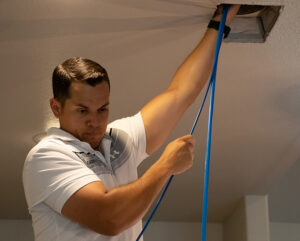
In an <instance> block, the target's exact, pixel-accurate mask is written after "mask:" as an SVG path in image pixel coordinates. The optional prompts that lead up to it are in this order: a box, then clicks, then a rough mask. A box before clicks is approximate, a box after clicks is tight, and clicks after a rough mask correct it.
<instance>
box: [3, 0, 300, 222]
mask: <svg viewBox="0 0 300 241" xmlns="http://www.w3.org/2000/svg"><path fill="white" fill-rule="evenodd" d="M219 2H220V1H208V0H199V1H195V0H191V1H188V0H153V1H146V0H101V1H96V0H85V1H82V0H73V1H56V0H55V1H53V0H52V1H50V0H45V1H43V2H39V1H28V0H25V1H21V2H20V1H16V0H2V1H1V2H0V29H1V35H0V54H1V57H2V58H1V60H0V61H1V64H0V66H1V95H0V105H1V110H2V115H1V120H0V121H1V126H0V128H1V136H0V142H1V151H2V161H1V167H0V189H1V193H2V194H1V200H0V204H1V205H0V218H24V217H29V215H28V212H27V208H26V203H25V198H24V194H23V188H22V178H21V176H22V166H23V162H24V159H25V157H26V155H27V153H28V151H29V150H30V148H32V147H33V145H34V144H35V143H34V142H33V136H35V135H36V134H38V133H41V132H43V131H45V129H46V128H48V127H49V126H51V125H56V124H57V123H56V122H55V120H54V119H53V117H52V115H51V113H50V109H49V106H48V100H49V98H50V97H51V82H50V81H51V73H52V71H53V68H54V67H55V66H56V65H57V64H59V63H61V62H62V61H63V60H64V59H66V58H69V57H72V56H82V57H86V58H90V59H93V60H95V61H97V62H99V63H101V64H102V65H103V66H105V67H106V69H107V70H108V72H109V76H110V79H111V81H112V92H111V117H110V118H111V120H114V119H116V118H119V117H123V116H127V115H131V114H134V113H136V112H137V111H138V110H139V109H140V108H141V107H142V106H143V105H144V104H145V103H147V101H149V100H150V99H151V98H152V97H154V96H155V95H157V94H158V93H160V91H162V90H163V89H164V88H166V87H167V85H168V83H169V81H170V79H171V78H172V75H173V74H174V72H175V70H176V68H177V67H178V65H179V64H180V63H181V61H183V59H184V58H185V57H186V56H187V55H188V53H189V52H190V51H191V50H192V49H193V47H194V46H195V45H196V44H197V42H198V41H199V40H200V39H201V36H202V35H203V33H204V31H205V28H206V25H207V23H208V21H209V19H210V16H211V15H212V13H213V11H214V7H215V5H216V4H217V3H219ZM237 2H239V3H249V2H251V1H242V0H240V1H237ZM252 2H253V1H252ZM259 2H261V3H262V4H263V3H267V2H268V3H272V1H271V0H270V1H259V0H257V1H255V3H256V4H257V3H259ZM273 2H274V1H273ZM277 2H279V1H277ZM280 2H281V3H283V4H284V10H283V12H282V14H281V16H280V18H279V20H278V22H277V23H276V25H275V27H274V29H273V31H272V32H271V34H270V36H269V38H268V40H267V42H266V43H264V44H237V43H224V44H223V46H222V50H221V55H220V63H219V70H218V75H217V87H216V100H215V112H214V126H213V142H212V163H211V181H210V191H209V210H208V219H209V220H210V221H222V220H224V218H226V217H227V215H229V214H230V212H231V211H232V209H233V208H234V206H235V204H236V203H237V201H238V200H239V199H240V198H241V197H242V196H243V195H247V194H255V195H260V194H268V193H269V191H270V190H271V192H270V210H271V211H272V213H273V214H272V215H271V217H272V219H273V220H274V221H281V218H282V220H285V221H289V220H291V221H293V222H296V221H298V222H300V215H298V216H297V217H295V214H293V215H294V216H292V217H291V215H290V216H289V215H288V214H287V212H285V213H283V211H280V210H278V209H279V208H278V205H280V203H285V205H287V206H289V207H290V208H291V209H297V208H298V207H297V203H299V201H300V197H299V195H297V191H296V190H297V188H298V187H299V185H298V184H297V181H296V180H298V182H299V178H297V174H298V173H299V174H300V170H299V167H298V166H299V165H297V162H296V161H297V160H299V157H300V148H299V147H300V125H299V122H300V111H299V110H300V71H299V63H300V47H299V46H300V14H299V12H300V2H299V1H298V0H290V1H280ZM201 99H202V95H201V96H199V98H198V99H197V100H196V102H195V104H194V105H193V106H191V108H190V109H189V110H188V111H187V112H186V115H185V116H184V118H183V119H182V121H181V122H180V123H179V125H178V127H177V128H176V130H175V131H174V132H173V133H172V136H171V137H170V140H171V139H174V138H175V137H178V136H180V135H184V134H186V133H188V132H189V130H190V128H191V125H192V123H193V119H194V117H195V114H196V111H197V109H198V108H199V102H200V101H201ZM204 112H205V113H204V114H203V116H202V117H201V119H200V124H199V126H198V127H197V129H196V133H195V137H196V139H197V140H198V141H197V151H196V158H195V159H196V161H195V164H194V167H193V168H192V169H191V170H189V171H188V172H186V173H184V174H182V175H179V176H176V178H175V180H174V182H173V183H172V186H171V188H170V191H169V192H168V194H167V197H166V199H165V200H164V202H163V204H162V207H161V208H160V212H159V213H158V214H157V215H156V219H159V220H173V221H199V220H201V203H202V186H203V159H204V152H205V135H206V120H207V108H206V109H205V110H204ZM160 153H161V152H160V151H159V152H158V153H157V154H155V155H153V156H151V157H150V158H148V159H147V161H145V162H144V163H143V164H142V166H141V168H140V170H139V171H140V173H142V172H144V171H145V170H146V168H147V167H148V166H149V165H151V163H153V161H154V160H155V159H157V158H158V157H159V155H160ZM298 162H299V161H298ZM290 168H292V170H298V171H299V172H296V171H295V172H296V174H295V172H293V175H288V173H289V169H290ZM290 170H291V169H290ZM299 174H298V176H299ZM290 176H291V177H292V178H293V179H292V180H289V179H288V178H289V177H290ZM279 178H283V179H279ZM278 180H282V183H285V184H286V183H289V185H288V188H287V185H285V184H282V185H279V184H278ZM282 189H284V191H285V195H284V197H283V196H282V195H281V192H282ZM289 195H292V196H289ZM285 197H287V198H286V199H284V198H285ZM291 199H293V200H299V201H297V202H290V203H288V204H287V203H286V202H288V200H291ZM273 200H275V201H274V202H273ZM298 210H299V208H298ZM280 212H282V213H280Z"/></svg>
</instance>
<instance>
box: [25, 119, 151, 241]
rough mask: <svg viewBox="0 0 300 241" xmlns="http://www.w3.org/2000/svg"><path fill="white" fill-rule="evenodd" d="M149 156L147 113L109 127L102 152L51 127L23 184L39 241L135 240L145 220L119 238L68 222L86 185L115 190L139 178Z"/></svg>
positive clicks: (33, 154)
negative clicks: (70, 205) (68, 206)
mask: <svg viewBox="0 0 300 241" xmlns="http://www.w3.org/2000/svg"><path fill="white" fill-rule="evenodd" d="M146 157H147V154H146V136H145V129H144V124H143V120H142V117H141V114H140V113H138V114H136V115H135V116H133V117H128V118H124V119H120V120H117V121H114V122H113V123H110V124H109V125H108V129H107V133H106V134H105V136H104V138H103V141H102V142H101V144H100V148H99V151H95V150H94V149H93V148H91V146H90V145H89V144H88V143H86V142H82V141H80V140H78V139H77V138H75V137H74V136H72V135H71V134H70V133H68V132H66V131H64V130H62V129H59V128H50V129H49V130H48V133H47V137H45V138H44V139H43V140H42V141H41V142H39V143H38V144H37V145H36V146H35V147H33V148H32V150H31V151H30V152H29V154H28V156H27V158H26V160H25V164H24V169H23V184H24V190H25V196H26V200H27V204H28V210H29V212H30V214H31V216H32V224H33V229H34V236H35V240H36V241H50V240H51V241H54V240H55V241H83V240H84V241H96V240H97V241H134V240H135V239H136V238H137V236H138V234H139V233H140V231H141V229H142V224H141V221H140V222H138V223H137V224H136V225H134V226H133V227H131V228H129V229H127V230H126V231H124V232H122V233H120V234H119V235H117V236H113V237H111V236H105V235H100V234H98V233H96V232H94V231H91V230H89V229H86V228H84V227H82V226H80V225H79V224H77V223H74V222H72V221H71V220H69V219H67V218H65V217H63V216H62V215H61V209H62V207H63V205H64V204H65V202H66V201H67V200H68V199H69V198H70V197H71V195H72V194H74V193H75V192H76V191H77V190H79V189H80V188H82V187H83V186H85V185H87V184H89V183H91V182H94V181H101V182H102V183H103V184H104V185H105V187H106V188H107V189H108V190H109V189H112V188H115V187H118V186H120V185H124V184H128V183H130V182H132V181H134V180H136V179H137V178H138V175H137V167H138V165H139V164H140V163H141V161H142V160H144V159H145V158H146Z"/></svg>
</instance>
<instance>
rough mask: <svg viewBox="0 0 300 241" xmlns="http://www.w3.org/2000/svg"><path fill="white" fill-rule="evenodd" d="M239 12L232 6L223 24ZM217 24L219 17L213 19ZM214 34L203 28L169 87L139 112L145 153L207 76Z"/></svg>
mask: <svg viewBox="0 0 300 241" xmlns="http://www.w3.org/2000/svg"><path fill="white" fill-rule="evenodd" d="M238 9H239V5H232V6H231V7H230V9H229V11H228V16H227V20H226V25H230V23H231V21H232V20H233V18H234V16H235V15H236V13H237V11H238ZM213 19H214V20H215V21H220V19H221V15H220V14H217V15H216V16H214V17H213ZM217 35H218V32H217V31H216V30H215V29H207V31H206V33H205V35H204V37H203V38H202V40H201V41H200V43H199V44H198V45H197V46H196V48H195V49H194V50H193V51H192V52H191V54H190V55H189V56H188V57H187V58H186V60H185V61H184V62H183V63H182V64H181V66H180V67H179V68H178V70H177V71H176V73H175V75H174V77H173V79H172V81H171V83H170V85H169V87H168V88H167V90H166V91H164V92H163V93H162V94H160V95H158V96H157V97H155V98H154V99H153V100H151V101H150V102H149V103H148V104H146V105H145V106H144V107H143V108H142V110H141V113H142V118H143V121H144V125H145V130H146V138H147V139H146V140H147V148H146V151H147V153H148V154H151V153H153V152H154V151H156V150H157V149H158V148H159V147H160V146H161V145H162V144H163V143H164V142H165V140H166V138H167V137H168V135H169V134H170V133H171V131H172V130H173V129H174V127H175V126H176V124H177V123H178V121H179V120H180V118H181V117H182V115H183V114H184V112H185V111H186V109H187V108H188V107H189V106H190V105H191V104H192V103H193V102H194V100H195V99H196V97H197V96H198V94H199V93H200V91H201V90H202V88H203V86H204V85H205V83H206V82H207V80H208V78H209V75H210V73H211V69H212V64H213V56H214V50H215V46H216V40H217Z"/></svg>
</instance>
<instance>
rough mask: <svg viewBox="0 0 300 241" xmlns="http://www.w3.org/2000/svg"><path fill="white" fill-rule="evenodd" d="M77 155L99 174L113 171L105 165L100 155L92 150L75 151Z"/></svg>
mask: <svg viewBox="0 0 300 241" xmlns="http://www.w3.org/2000/svg"><path fill="white" fill-rule="evenodd" d="M74 153H75V154H76V156H78V157H79V158H80V160H82V161H83V162H84V163H85V164H86V165H87V167H88V168H90V169H91V170H93V171H94V172H95V173H96V174H97V175H101V174H109V173H112V170H111V169H110V168H109V167H108V166H107V165H105V164H104V163H103V162H102V161H101V159H100V158H99V157H97V156H96V155H95V154H94V153H90V152H83V151H80V152H75V151H74Z"/></svg>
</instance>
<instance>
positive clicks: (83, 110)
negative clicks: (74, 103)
mask: <svg viewBox="0 0 300 241" xmlns="http://www.w3.org/2000/svg"><path fill="white" fill-rule="evenodd" d="M77 112H78V113H80V114H85V113H87V110H86V109H77Z"/></svg>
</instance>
